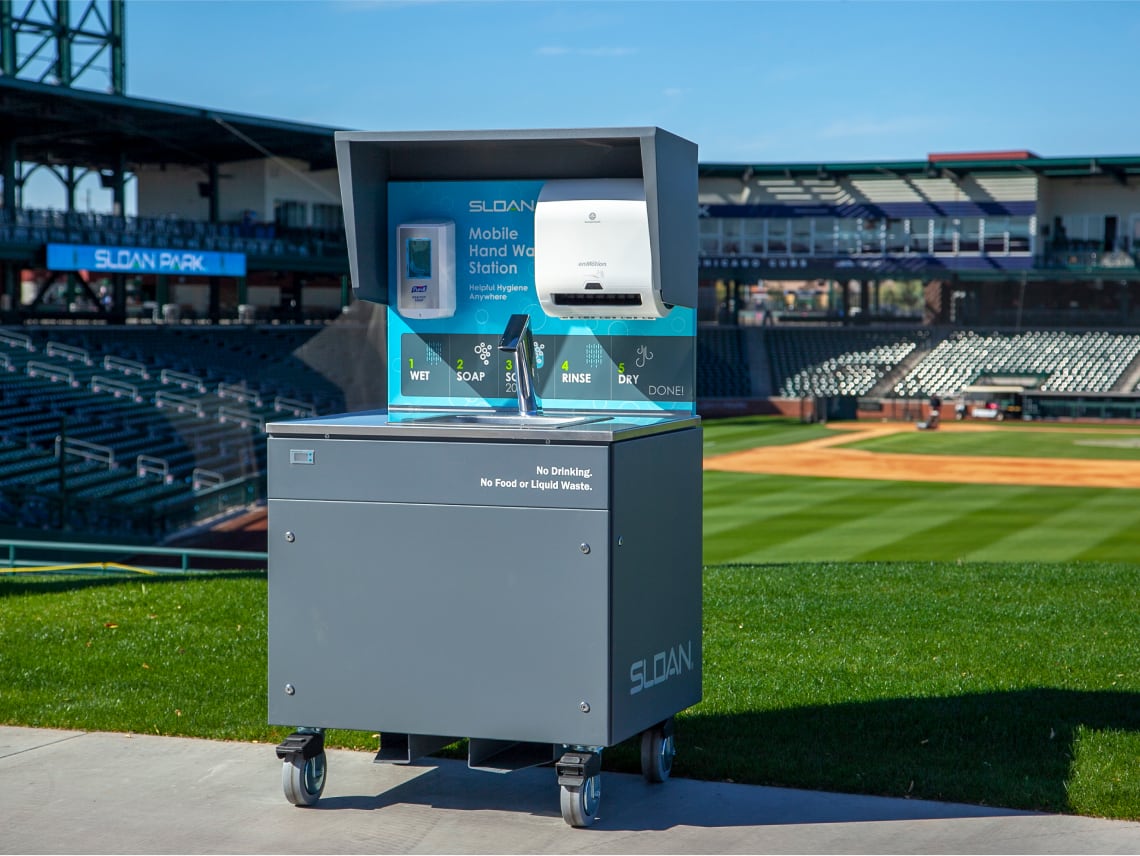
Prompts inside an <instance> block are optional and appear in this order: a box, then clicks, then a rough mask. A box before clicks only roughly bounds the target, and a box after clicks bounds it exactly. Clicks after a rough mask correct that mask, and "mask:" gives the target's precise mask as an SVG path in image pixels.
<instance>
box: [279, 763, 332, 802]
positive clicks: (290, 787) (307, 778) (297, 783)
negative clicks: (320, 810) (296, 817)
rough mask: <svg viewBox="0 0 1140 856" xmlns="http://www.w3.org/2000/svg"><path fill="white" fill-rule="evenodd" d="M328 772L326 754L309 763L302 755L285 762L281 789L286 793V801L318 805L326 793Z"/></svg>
mask: <svg viewBox="0 0 1140 856" xmlns="http://www.w3.org/2000/svg"><path fill="white" fill-rule="evenodd" d="M327 772H328V765H327V762H326V760H325V753H324V752H322V753H321V754H320V755H316V756H314V757H312V758H310V759H309V760H308V761H306V760H305V759H304V758H302V757H301V756H300V755H296V756H294V757H293V759H292V760H291V761H284V762H283V763H282V764H281V787H282V788H283V789H284V791H285V799H287V800H289V802H291V803H292V804H293V805H299V806H310V805H316V802H317V800H319V799H320V798H321V794H322V793H323V792H324V789H325V778H326V774H327Z"/></svg>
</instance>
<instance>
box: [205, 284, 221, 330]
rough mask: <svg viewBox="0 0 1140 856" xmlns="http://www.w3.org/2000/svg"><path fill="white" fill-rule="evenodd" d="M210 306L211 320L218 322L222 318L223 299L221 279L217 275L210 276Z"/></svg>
mask: <svg viewBox="0 0 1140 856" xmlns="http://www.w3.org/2000/svg"><path fill="white" fill-rule="evenodd" d="M209 282H210V307H209V311H208V314H209V316H210V320H211V321H212V322H213V323H215V324H217V323H218V322H219V321H221V320H222V300H221V291H222V288H221V280H220V279H219V278H218V277H216V276H212V277H210V280H209Z"/></svg>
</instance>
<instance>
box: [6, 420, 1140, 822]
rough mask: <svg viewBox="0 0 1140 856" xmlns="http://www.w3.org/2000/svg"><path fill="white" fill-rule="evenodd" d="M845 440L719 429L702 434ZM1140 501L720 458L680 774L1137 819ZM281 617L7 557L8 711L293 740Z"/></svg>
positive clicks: (219, 585) (628, 755) (256, 586)
mask: <svg viewBox="0 0 1140 856" xmlns="http://www.w3.org/2000/svg"><path fill="white" fill-rule="evenodd" d="M829 433H830V432H829V431H828V429H826V428H824V427H821V426H802V425H800V424H799V423H797V422H795V421H793V420H782V419H754V418H750V419H739V420H722V421H717V422H709V423H706V428H705V440H706V453H713V454H715V453H719V452H724V451H733V450H736V449H740V448H747V447H749V446H753V445H761V444H779V443H789V442H798V441H801V440H804V439H810V438H811V437H813V436H825V435H827V434H829ZM999 433H1003V434H1004V432H999ZM905 436H907V437H915V436H917V437H919V438H920V439H922V440H925V439H926V438H927V437H929V436H930V435H926V434H919V433H918V432H915V433H914V434H910V433H908V434H906V435H905ZM941 436H949V432H947V434H946V435H939V437H941ZM971 436H972V435H971ZM983 436H986V437H991V436H992V435H983ZM1029 436H1030V435H1029V434H1028V433H1022V432H1019V433H1018V439H1019V440H1020V439H1022V438H1025V437H1029ZM1036 436H1037V435H1034V438H1035V439H1036ZM971 454H973V452H971ZM1135 499H1136V494H1135V491H1130V490H1101V489H1092V488H1071V489H1069V488H1030V487H1016V486H984V485H950V484H920V483H912V482H887V481H879V482H875V481H844V480H838V479H808V478H785V477H776V476H756V475H743V474H735V473H720V472H711V471H710V472H706V473H705V520H704V526H705V560H706V561H707V562H708V563H710V566H709V567H708V568H706V572H705V595H704V596H705V614H704V626H705V663H704V676H705V693H704V695H705V698H704V701H703V702H702V703H701V704H700V705H698V706H696V707H694V708H693V709H692V710H690V711H687V712H685V713H684V714H683V715H682V716H681V717H680V718H679V722H678V739H679V743H680V747H681V752H680V755H679V756H678V759H677V765H676V772H677V773H678V774H679V775H686V776H694V777H699V778H707V779H732V780H734V781H737V782H750V783H756V784H771V785H788V786H796V787H804V788H814V789H823V790H839V791H847V792H857V793H872V794H887V795H895V796H911V797H915V798H919V797H921V798H929V799H943V800H960V801H965V802H974V803H986V804H991V805H1001V806H1008V807H1014V808H1032V809H1042V810H1048V811H1067V812H1075V813H1080V814H1088V815H1100V816H1108V817H1119V818H1128V819H1132V820H1140V764H1137V762H1136V759H1137V758H1138V757H1140V633H1138V632H1137V629H1136V628H1137V618H1136V616H1137V615H1138V614H1140V564H1137V562H1136V559H1137V555H1140V549H1138V547H1140V536H1138V535H1137V534H1134V533H1140V503H1137V502H1136V501H1135ZM732 563H743V564H732ZM266 620H267V605H266V579H265V576H264V575H263V574H228V575H221V576H214V577H208V578H207V577H178V576H172V577H162V578H146V579H139V578H127V579H122V578H98V579H92V578H77V577H69V578H59V577H54V578H52V577H39V576H36V577H33V576H30V575H13V576H0V722H3V723H7V724H13V725H29V726H40V727H54V728H74V729H83V730H109V731H134V732H148V733H156V734H166V735H183V736H192V737H205V738H211V739H231V740H243V741H251V740H252V741H265V742H277V741H279V740H280V739H281V738H282V737H283V736H284V735H285V733H287V731H288V729H285V728H280V727H271V726H268V725H266V719H267V713H266V697H267V689H266V671H267V663H266V657H267V650H266ZM330 666H331V667H335V664H330ZM327 739H328V742H329V743H330V745H333V746H344V747H348V748H356V749H374V748H375V745H376V740H375V739H374V737H373V736H372V735H371V734H370V733H366V732H356V731H332V732H330V733H329V735H328V738H327ZM267 751H268V749H267ZM606 767H607V769H611V770H624V771H627V772H635V771H636V770H637V768H638V752H637V748H636V747H635V746H632V745H629V744H625V745H622V746H618V747H613V748H612V749H610V750H609V751H607V753H606Z"/></svg>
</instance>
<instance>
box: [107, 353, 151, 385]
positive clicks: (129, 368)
mask: <svg viewBox="0 0 1140 856" xmlns="http://www.w3.org/2000/svg"><path fill="white" fill-rule="evenodd" d="M103 368H105V369H106V370H107V371H113V372H118V373H119V374H124V375H128V376H130V375H136V376H138V377H141V378H142V379H143V380H150V372H148V371H147V368H146V365H145V364H144V363H140V362H138V361H137V360H128V359H127V358H126V357H115V356H111V355H110V354H108V355H107V356H105V357H103Z"/></svg>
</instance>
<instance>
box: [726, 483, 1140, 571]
mask: <svg viewBox="0 0 1140 856" xmlns="http://www.w3.org/2000/svg"><path fill="white" fill-rule="evenodd" d="M705 484H706V492H707V494H708V495H713V494H715V496H716V500H715V501H714V502H706V504H705V516H704V527H705V529H704V532H705V538H704V558H705V562H706V563H709V564H715V563H723V562H745V561H748V562H781V561H805V562H814V561H847V560H850V561H913V560H922V561H947V560H949V561H954V560H959V559H961V560H966V559H969V560H971V561H979V560H982V559H983V558H984V559H985V560H988V561H998V560H1003V561H1045V562H1058V561H1070V560H1075V559H1081V560H1094V559H1096V560H1117V561H1136V558H1137V556H1138V555H1140V537H1138V536H1136V535H1133V534H1132V533H1133V532H1137V531H1140V503H1137V502H1136V492H1135V491H1131V490H1114V489H1109V488H1056V487H1029V486H1016V485H957V484H938V483H923V482H889V481H863V480H854V479H852V480H845V479H816V478H802V479H800V478H790V477H783V476H765V475H745V474H738V473H713V472H706V473H705ZM1022 533H1024V534H1022ZM1059 533H1064V534H1059Z"/></svg>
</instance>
